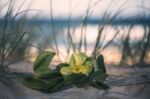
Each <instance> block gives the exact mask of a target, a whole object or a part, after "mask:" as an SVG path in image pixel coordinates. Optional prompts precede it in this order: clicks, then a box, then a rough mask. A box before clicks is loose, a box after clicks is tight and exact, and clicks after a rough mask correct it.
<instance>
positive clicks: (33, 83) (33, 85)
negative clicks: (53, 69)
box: [21, 77, 47, 90]
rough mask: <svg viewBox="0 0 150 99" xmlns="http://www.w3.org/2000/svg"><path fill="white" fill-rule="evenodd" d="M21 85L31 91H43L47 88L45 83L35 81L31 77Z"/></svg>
mask: <svg viewBox="0 0 150 99" xmlns="http://www.w3.org/2000/svg"><path fill="white" fill-rule="evenodd" d="M21 83H22V84H23V85H25V86H27V87H29V88H31V89H35V90H44V89H45V88H46V87H47V84H46V82H44V81H43V80H39V79H35V78H33V77H26V78H25V79H23V80H22V81H21Z"/></svg>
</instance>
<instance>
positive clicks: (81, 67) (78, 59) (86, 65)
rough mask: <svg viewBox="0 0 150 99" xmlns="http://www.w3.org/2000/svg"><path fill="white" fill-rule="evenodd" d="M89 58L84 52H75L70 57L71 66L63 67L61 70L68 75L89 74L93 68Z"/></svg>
mask: <svg viewBox="0 0 150 99" xmlns="http://www.w3.org/2000/svg"><path fill="white" fill-rule="evenodd" d="M87 58H88V57H87V56H86V55H85V54H84V53H78V54H73V55H72V56H71V58H70V66H69V67H62V68H61V70H60V72H61V74H62V75H66V76H67V75H70V74H72V73H82V74H84V75H88V74H89V73H90V72H91V70H92V64H91V62H89V60H87Z"/></svg>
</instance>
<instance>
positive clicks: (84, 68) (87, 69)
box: [79, 65, 92, 75]
mask: <svg viewBox="0 0 150 99" xmlns="http://www.w3.org/2000/svg"><path fill="white" fill-rule="evenodd" d="M79 68H80V69H79V71H80V72H81V73H82V74H85V75H88V74H89V73H90V72H91V70H92V69H91V67H89V66H85V65H81V66H80V67H79Z"/></svg>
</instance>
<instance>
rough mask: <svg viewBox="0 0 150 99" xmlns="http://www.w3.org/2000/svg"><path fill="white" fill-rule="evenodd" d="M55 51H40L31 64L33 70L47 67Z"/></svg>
mask: <svg viewBox="0 0 150 99" xmlns="http://www.w3.org/2000/svg"><path fill="white" fill-rule="evenodd" d="M54 55H55V53H54V52H50V51H44V52H41V53H40V54H39V55H38V56H37V58H36V60H35V63H34V65H33V69H34V71H37V70H38V71H40V69H41V68H42V70H44V69H45V70H47V69H49V68H48V67H49V64H50V62H51V60H52V58H53V57H54Z"/></svg>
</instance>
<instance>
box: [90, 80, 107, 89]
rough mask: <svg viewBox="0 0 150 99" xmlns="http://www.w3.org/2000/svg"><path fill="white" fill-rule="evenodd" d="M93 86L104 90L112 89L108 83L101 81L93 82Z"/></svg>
mask: <svg viewBox="0 0 150 99" xmlns="http://www.w3.org/2000/svg"><path fill="white" fill-rule="evenodd" d="M92 86H93V87H95V88H97V89H104V90H107V89H110V87H109V86H108V85H106V84H104V83H102V82H100V81H95V82H92Z"/></svg>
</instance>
